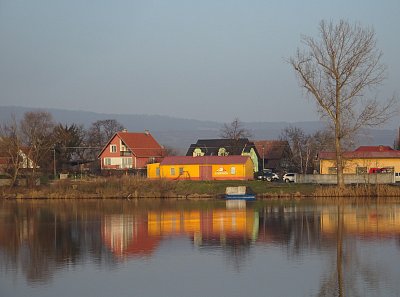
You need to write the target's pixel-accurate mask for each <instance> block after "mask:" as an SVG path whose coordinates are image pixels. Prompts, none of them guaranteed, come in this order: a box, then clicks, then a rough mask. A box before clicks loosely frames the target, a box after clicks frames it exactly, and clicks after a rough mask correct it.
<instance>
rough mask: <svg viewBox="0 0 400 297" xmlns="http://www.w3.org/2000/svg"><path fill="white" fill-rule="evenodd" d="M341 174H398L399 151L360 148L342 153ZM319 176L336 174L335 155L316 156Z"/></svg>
mask: <svg viewBox="0 0 400 297" xmlns="http://www.w3.org/2000/svg"><path fill="white" fill-rule="evenodd" d="M343 160H344V164H343V165H344V166H343V173H345V174H370V173H399V172H400V151H398V150H394V149H392V148H391V147H389V146H360V147H359V148H357V149H356V150H354V151H348V152H343ZM318 161H319V170H320V174H336V153H335V152H320V153H319V154H318Z"/></svg>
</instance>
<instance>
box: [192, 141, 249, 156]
mask: <svg viewBox="0 0 400 297" xmlns="http://www.w3.org/2000/svg"><path fill="white" fill-rule="evenodd" d="M196 148H200V149H201V150H202V152H203V153H205V155H206V156H218V151H219V149H220V148H225V149H226V151H227V152H229V155H241V154H242V152H246V153H249V152H250V150H251V148H254V149H255V145H254V143H253V142H251V141H249V140H248V139H247V138H240V139H237V140H236V139H223V138H221V139H199V140H197V142H196V143H193V144H191V145H190V147H189V149H188V151H187V153H186V156H193V151H194V150H195V149H196Z"/></svg>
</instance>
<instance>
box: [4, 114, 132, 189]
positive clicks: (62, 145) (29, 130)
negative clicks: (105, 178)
mask: <svg viewBox="0 0 400 297" xmlns="http://www.w3.org/2000/svg"><path fill="white" fill-rule="evenodd" d="M123 129H124V126H123V125H122V124H121V123H119V122H118V121H116V120H114V119H107V120H99V121H96V122H94V123H92V124H91V126H90V127H89V128H88V129H85V128H84V126H83V125H77V124H71V125H67V124H62V123H57V122H56V121H55V120H54V119H53V116H52V115H51V114H50V113H48V112H44V111H34V112H26V113H25V114H24V116H23V117H22V119H21V120H20V121H17V120H16V119H15V116H12V117H11V120H9V121H8V122H7V123H1V125H0V154H1V158H2V160H3V161H2V166H3V173H4V174H6V175H7V176H8V177H9V178H11V180H12V182H11V186H14V185H15V184H16V181H17V178H18V176H19V175H22V174H24V175H26V177H27V180H28V183H29V184H31V185H32V184H34V181H35V180H36V179H37V177H38V176H39V175H43V174H49V175H51V174H53V175H54V174H55V173H60V172H63V171H66V172H69V171H71V170H74V168H75V170H77V168H78V166H76V165H80V164H85V163H87V164H90V165H89V167H88V168H89V169H90V170H91V171H92V172H96V171H98V170H99V163H98V162H93V161H96V160H97V155H98V154H99V152H100V150H101V149H102V148H103V147H104V145H105V144H106V143H107V141H108V140H109V139H110V138H111V137H112V135H114V133H115V132H117V131H121V130H123ZM28 169H29V170H28Z"/></svg>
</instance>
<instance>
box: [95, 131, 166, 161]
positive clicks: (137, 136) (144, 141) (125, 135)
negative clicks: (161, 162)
mask: <svg viewBox="0 0 400 297" xmlns="http://www.w3.org/2000/svg"><path fill="white" fill-rule="evenodd" d="M115 137H118V138H120V139H121V140H122V141H123V142H124V143H125V145H126V146H127V148H128V149H129V150H131V151H132V153H133V154H134V155H136V156H137V157H145V158H147V157H162V156H163V151H164V148H163V147H162V146H161V145H160V144H159V143H158V142H157V141H156V140H155V139H154V137H153V136H152V135H151V134H150V133H149V132H124V131H121V132H117V133H115V134H114V136H113V137H112V138H111V139H110V140H109V141H108V143H107V145H106V146H105V147H104V148H103V149H102V150H101V152H100V154H99V156H100V155H101V154H102V153H103V151H104V150H105V149H106V148H107V147H108V146H109V144H110V142H111V141H112V140H113V139H114V138H115Z"/></svg>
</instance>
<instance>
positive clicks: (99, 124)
mask: <svg viewBox="0 0 400 297" xmlns="http://www.w3.org/2000/svg"><path fill="white" fill-rule="evenodd" d="M123 129H124V126H123V125H122V124H120V123H119V122H118V121H117V120H114V119H107V120H99V121H96V122H94V123H92V125H91V126H90V128H89V130H88V131H87V133H86V140H85V143H86V146H87V147H88V149H87V151H86V153H85V158H86V159H89V160H96V159H97V155H98V154H99V152H100V150H101V149H102V148H103V147H104V146H105V145H106V144H107V142H108V141H109V140H110V139H111V137H112V136H113V135H114V134H115V133H116V132H118V131H122V130H123ZM99 169H100V164H99V163H98V162H93V163H92V165H91V170H92V171H98V170H99Z"/></svg>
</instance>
